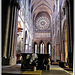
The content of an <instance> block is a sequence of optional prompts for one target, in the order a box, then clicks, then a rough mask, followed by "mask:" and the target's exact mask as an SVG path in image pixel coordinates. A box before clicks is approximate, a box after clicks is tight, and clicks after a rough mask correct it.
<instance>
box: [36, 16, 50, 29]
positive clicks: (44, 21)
mask: <svg viewBox="0 0 75 75" xmlns="http://www.w3.org/2000/svg"><path fill="white" fill-rule="evenodd" d="M36 26H37V28H38V29H39V30H46V29H47V28H49V26H50V21H49V19H48V18H47V17H43V16H42V17H39V18H38V19H37V20H36Z"/></svg>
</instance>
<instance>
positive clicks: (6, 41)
mask: <svg viewBox="0 0 75 75" xmlns="http://www.w3.org/2000/svg"><path fill="white" fill-rule="evenodd" d="M9 23H10V5H9V6H8V14H7V24H6V26H7V27H6V32H5V33H6V35H5V44H4V53H3V57H5V58H7V45H8V37H9V36H8V33H9Z"/></svg>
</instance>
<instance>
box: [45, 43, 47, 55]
mask: <svg viewBox="0 0 75 75" xmlns="http://www.w3.org/2000/svg"><path fill="white" fill-rule="evenodd" d="M44 54H47V44H46V43H45V44H44Z"/></svg>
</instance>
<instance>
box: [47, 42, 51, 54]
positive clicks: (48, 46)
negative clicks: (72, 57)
mask: <svg viewBox="0 0 75 75" xmlns="http://www.w3.org/2000/svg"><path fill="white" fill-rule="evenodd" d="M47 54H50V55H51V45H50V43H48V44H47Z"/></svg>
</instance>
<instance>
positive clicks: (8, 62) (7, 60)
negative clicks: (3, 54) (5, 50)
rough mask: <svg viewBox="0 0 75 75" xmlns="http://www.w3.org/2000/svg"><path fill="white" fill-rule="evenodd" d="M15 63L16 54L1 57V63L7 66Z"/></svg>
mask: <svg viewBox="0 0 75 75" xmlns="http://www.w3.org/2000/svg"><path fill="white" fill-rule="evenodd" d="M15 64H16V56H15V57H10V58H2V65H3V66H7V65H10V66H12V65H15Z"/></svg>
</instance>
